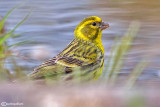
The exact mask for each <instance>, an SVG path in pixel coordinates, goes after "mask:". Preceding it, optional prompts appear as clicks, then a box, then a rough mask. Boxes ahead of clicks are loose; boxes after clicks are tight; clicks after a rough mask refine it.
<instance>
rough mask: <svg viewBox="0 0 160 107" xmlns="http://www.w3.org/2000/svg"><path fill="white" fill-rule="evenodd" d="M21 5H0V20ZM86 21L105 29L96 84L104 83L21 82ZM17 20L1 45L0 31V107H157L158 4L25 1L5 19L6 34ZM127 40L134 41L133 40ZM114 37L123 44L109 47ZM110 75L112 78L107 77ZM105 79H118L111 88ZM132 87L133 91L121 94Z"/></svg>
mask: <svg viewBox="0 0 160 107" xmlns="http://www.w3.org/2000/svg"><path fill="white" fill-rule="evenodd" d="M22 2H23V1H22V0H0V17H1V18H2V19H3V18H4V19H5V16H6V15H7V13H8V12H9V11H11V10H13V7H15V6H17V5H18V4H21V3H22ZM30 11H31V14H30V15H29V17H28V18H27V19H26V20H25V21H24V20H23V19H24V17H25V16H26V15H27V14H28V13H30ZM88 16H99V17H100V18H102V20H103V21H105V22H107V23H109V25H110V27H109V28H108V29H106V30H104V31H103V34H102V42H103V45H104V48H105V68H104V71H105V72H104V73H103V74H102V77H103V78H102V77H101V78H102V79H100V80H102V81H101V82H103V83H105V84H101V83H100V82H99V81H98V83H96V82H95V83H93V84H91V85H90V84H83V85H79V84H78V85H77V84H76V85H75V86H74V85H73V84H72V85H71V84H66V82H64V83H62V85H60V86H59V84H58V85H57V84H49V85H51V86H52V87H48V86H47V85H39V84H36V85H35V84H34V81H32V82H31V81H27V83H26V81H23V79H24V78H21V77H26V74H28V73H30V72H32V71H33V69H34V67H36V66H38V65H39V64H41V63H42V62H44V61H45V60H47V59H49V58H52V57H53V56H55V55H56V54H58V53H59V52H61V51H62V50H63V49H64V48H65V47H66V45H67V44H69V42H70V41H71V40H72V39H73V38H74V33H73V32H74V29H75V27H76V26H77V25H78V23H80V22H81V21H82V20H83V19H84V18H85V17H88ZM1 18H0V22H1ZM22 20H23V21H24V23H23V24H20V26H19V27H18V28H17V29H16V30H15V31H14V33H13V35H10V36H9V38H8V39H7V40H4V41H3V37H5V36H6V35H7V34H4V35H3V33H4V32H0V103H1V106H6V105H3V104H7V103H10V102H11V103H13V104H15V103H17V104H19V105H18V106H20V105H21V106H23V107H82V106H83V107H88V106H90V107H105V106H106V105H107V106H109V107H160V106H159V105H160V103H159V99H160V94H159V93H160V92H159V88H160V84H159V83H160V48H159V46H160V0H78V1H76V0H25V2H24V3H23V4H22V5H21V6H19V7H18V8H16V9H15V10H14V11H12V12H11V13H10V14H9V16H8V18H7V20H6V22H5V29H6V33H7V32H9V31H11V30H12V29H14V28H15V26H16V25H17V24H18V23H19V22H20V21H22ZM131 25H134V26H132V27H130V26H131ZM1 27H2V26H1V23H0V28H1ZM129 28H130V29H131V31H129V32H128V33H127V31H128V29H129ZM137 30H138V32H136V31H137ZM127 36H128V37H127ZM132 36H136V37H135V38H134V37H133V38H134V40H133V41H132V39H131V38H132ZM130 37H131V38H130ZM117 38H118V40H119V41H120V40H121V41H120V42H121V43H120V44H123V43H124V44H123V45H119V44H118V45H116V46H115V48H113V47H114V45H115V44H116V43H117V42H119V41H117V42H116V43H115V40H117ZM2 41H3V43H2ZM23 41H26V42H23ZM20 42H22V43H21V44H20V45H18V46H16V45H13V44H17V43H18V44H19V43H20ZM130 43H131V44H130ZM126 44H128V45H126ZM11 45H12V47H10V46H11ZM8 46H9V48H8ZM130 46H131V49H130V50H129V51H126V50H125V48H126V47H130ZM116 49H119V51H114V52H112V50H116ZM122 51H124V54H125V56H123V55H122V53H121V52H122ZM111 53H112V54H111ZM111 56H113V57H112V58H111ZM114 58H115V59H116V60H115V59H114ZM117 66H118V67H117ZM117 68H118V69H117ZM4 71H5V72H4ZM133 71H134V72H133ZM112 72H113V74H115V75H113V76H110V74H111V75H112ZM107 74H108V75H107ZM117 74H118V77H116V75H117ZM111 77H114V79H115V78H118V79H117V81H116V82H117V84H116V86H113V87H112V83H114V82H112V81H111V85H110V84H107V83H110V80H109V79H108V78H111ZM15 79H16V80H15ZM17 79H20V82H19V81H17ZM114 79H113V80H114ZM6 80H7V82H6ZM8 80H9V81H10V82H9V81H8ZM111 80H112V79H111ZM1 81H5V82H1ZM108 81H109V82H108ZM114 81H115V80H114ZM121 82H123V84H122V83H121ZM134 83H136V86H138V87H133V88H132V90H129V91H127V90H126V88H127V89H130V87H132V86H133V85H134ZM110 86H111V87H110ZM123 86H128V87H123ZM146 86H147V88H146ZM139 89H140V90H139ZM13 104H12V106H13Z"/></svg>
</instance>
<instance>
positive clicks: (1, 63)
mask: <svg viewBox="0 0 160 107" xmlns="http://www.w3.org/2000/svg"><path fill="white" fill-rule="evenodd" d="M20 5H21V4H20ZM20 5H17V6H16V7H14V8H12V9H11V10H10V11H9V12H8V13H7V14H6V16H5V17H4V18H3V19H2V20H1V21H0V80H10V79H12V78H14V77H15V76H17V75H19V74H22V71H20V72H18V71H17V72H15V73H11V72H10V71H9V70H8V69H7V68H6V67H5V61H6V59H7V58H9V57H16V55H13V53H12V50H10V47H13V46H17V45H20V44H22V43H24V42H25V41H23V42H19V43H16V44H12V45H8V44H7V42H6V40H7V39H8V38H10V37H12V36H13V33H14V31H15V30H16V29H17V28H18V27H19V26H20V25H21V24H22V23H23V22H24V21H25V20H26V19H27V18H28V17H29V15H30V13H29V14H27V15H26V16H25V17H24V19H23V20H22V21H21V22H19V23H18V24H17V25H16V26H15V27H14V28H13V29H12V30H11V31H9V32H7V33H6V32H4V29H5V28H4V26H5V22H6V20H7V18H8V16H9V15H10V14H11V13H12V12H13V11H14V10H15V9H16V8H18V7H19V6H20ZM12 62H13V64H14V65H15V66H17V65H16V62H15V61H12ZM17 67H18V66H17Z"/></svg>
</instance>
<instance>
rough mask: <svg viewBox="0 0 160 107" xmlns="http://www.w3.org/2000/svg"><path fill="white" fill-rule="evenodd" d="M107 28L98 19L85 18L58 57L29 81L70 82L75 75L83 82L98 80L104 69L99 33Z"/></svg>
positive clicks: (39, 69) (92, 17)
mask: <svg viewBox="0 0 160 107" xmlns="http://www.w3.org/2000/svg"><path fill="white" fill-rule="evenodd" d="M108 26H109V25H108V24H104V23H103V22H102V20H101V19H100V18H99V17H96V16H91V17H88V18H86V19H84V20H83V21H82V22H81V23H80V24H79V25H78V26H77V27H76V29H75V32H74V34H75V37H74V39H73V41H72V42H71V43H70V44H69V45H68V46H67V47H66V48H65V49H64V50H63V51H62V52H60V53H59V54H58V55H57V56H55V57H53V58H52V59H50V60H48V61H46V62H44V63H43V64H42V65H40V66H38V67H37V68H35V69H34V72H32V73H31V74H30V75H29V76H30V77H31V78H32V79H42V78H52V79H57V78H58V79H60V80H69V79H72V78H74V76H73V74H75V73H76V72H77V73H78V74H79V76H78V77H75V78H81V79H82V80H90V79H97V78H98V77H99V76H100V75H101V73H102V70H103V66H104V48H103V45H102V42H101V34H102V30H103V29H105V28H107V27H108Z"/></svg>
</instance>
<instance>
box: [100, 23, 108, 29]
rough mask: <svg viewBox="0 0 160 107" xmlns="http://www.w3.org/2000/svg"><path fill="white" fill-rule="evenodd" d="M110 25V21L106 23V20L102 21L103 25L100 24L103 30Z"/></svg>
mask: <svg viewBox="0 0 160 107" xmlns="http://www.w3.org/2000/svg"><path fill="white" fill-rule="evenodd" d="M108 27H109V24H108V23H105V22H102V24H101V26H100V28H101V30H104V29H106V28H108Z"/></svg>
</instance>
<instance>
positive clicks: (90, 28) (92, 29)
mask: <svg viewBox="0 0 160 107" xmlns="http://www.w3.org/2000/svg"><path fill="white" fill-rule="evenodd" d="M108 27H109V25H108V24H107V23H104V22H102V19H101V18H99V17H97V16H90V17H87V18H85V19H84V20H83V21H82V22H81V23H80V24H79V25H78V26H77V27H76V29H75V31H74V34H75V37H77V38H81V39H84V40H88V41H94V40H101V34H102V30H104V29H106V28H108Z"/></svg>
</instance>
